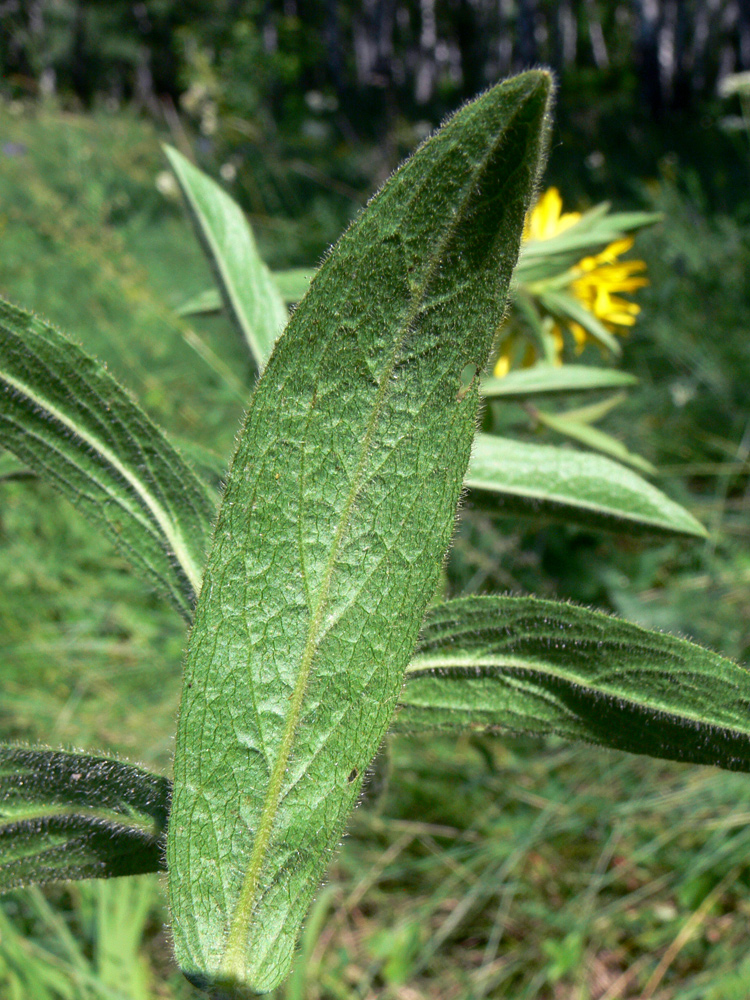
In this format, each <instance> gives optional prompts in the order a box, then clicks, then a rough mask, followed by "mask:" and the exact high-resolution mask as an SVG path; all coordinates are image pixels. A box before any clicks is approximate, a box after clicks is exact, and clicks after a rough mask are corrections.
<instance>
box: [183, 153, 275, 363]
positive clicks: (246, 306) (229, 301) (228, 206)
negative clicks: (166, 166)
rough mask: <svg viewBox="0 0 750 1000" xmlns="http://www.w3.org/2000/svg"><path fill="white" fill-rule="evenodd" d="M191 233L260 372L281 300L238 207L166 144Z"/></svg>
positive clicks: (271, 339)
mask: <svg viewBox="0 0 750 1000" xmlns="http://www.w3.org/2000/svg"><path fill="white" fill-rule="evenodd" d="M164 152H165V153H166V154H167V158H168V159H169V163H170V165H171V167H172V170H174V173H175V176H176V177H177V180H178V181H179V184H180V187H181V188H182V193H183V194H184V196H185V201H186V203H187V206H188V208H189V210H190V217H191V218H192V220H193V224H194V226H195V229H196V232H197V234H198V236H199V238H200V240H201V242H202V244H203V246H204V247H205V250H206V253H207V256H208V259H209V261H210V263H211V265H212V267H213V269H214V271H215V274H216V280H217V282H218V285H219V291H220V292H221V295H222V298H223V299H224V303H225V305H226V307H227V309H228V311H229V315H230V316H231V317H232V319H233V320H234V321H235V323H236V325H237V327H238V328H239V331H240V333H241V334H242V336H243V337H244V338H245V340H246V342H247V345H248V347H249V348H250V353H251V354H252V356H253V360H254V361H255V363H256V365H257V366H258V370H262V368H263V366H264V365H265V363H266V361H267V360H268V356H269V354H270V353H271V349H272V348H273V345H274V342H275V341H276V338H277V337H278V336H279V334H280V333H281V331H282V330H283V329H284V326H285V324H286V321H287V316H288V314H287V309H286V305H285V304H284V299H283V298H282V296H281V293H280V292H279V289H278V288H277V286H276V284H275V283H274V281H273V278H272V277H271V272H270V271H269V270H268V268H267V267H266V265H265V263H264V262H263V260H262V258H261V256H260V254H259V253H258V248H257V247H256V245H255V237H254V236H253V233H252V230H251V229H250V226H249V224H248V221H247V219H246V218H245V216H244V214H243V212H242V209H241V208H240V207H239V205H238V204H237V203H236V202H234V201H233V200H232V199H231V198H230V197H229V195H228V194H227V193H226V192H225V191H223V190H222V189H221V188H220V187H219V185H218V184H217V183H216V182H215V181H212V180H211V178H210V177H207V176H206V175H205V174H204V173H203V172H202V171H201V170H199V169H198V168H197V167H194V166H193V164H192V163H191V162H190V161H189V160H187V159H185V157H184V156H183V155H182V154H181V153H178V152H177V150H176V149H173V148H172V147H171V146H165V147H164Z"/></svg>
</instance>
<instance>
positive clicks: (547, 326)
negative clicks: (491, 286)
mask: <svg viewBox="0 0 750 1000" xmlns="http://www.w3.org/2000/svg"><path fill="white" fill-rule="evenodd" d="M602 217H603V218H606V215H603V216H602ZM581 219H582V215H581V213H580V212H563V211H562V199H561V197H560V193H559V191H558V190H557V188H554V187H552V188H548V189H547V190H546V191H545V192H544V194H543V195H542V196H541V197H540V198H539V200H538V201H537V203H536V205H535V206H534V207H533V209H532V210H531V211H530V212H529V213H528V215H527V217H526V223H525V226H524V234H523V241H524V245H525V246H527V247H528V246H529V244H531V243H538V242H542V241H544V240H550V239H552V238H553V237H555V236H558V235H559V234H560V233H563V232H565V231H566V230H568V229H571V228H572V227H574V226H576V225H577V224H578V223H579V222H580V221H581ZM609 233H610V238H611V227H610V230H609ZM597 242H598V244H599V246H601V243H602V242H603V241H601V240H597V239H596V233H595V232H594V233H593V234H592V248H594V247H595V246H596V243H597ZM632 246H633V238H632V236H624V237H622V238H620V239H616V240H614V241H613V242H611V243H609V244H608V245H607V246H606V247H605V248H604V249H603V250H601V251H600V252H599V253H595V254H592V255H590V256H586V257H583V258H582V259H581V260H579V261H578V263H577V264H575V265H574V266H573V267H569V266H568V267H567V269H566V270H563V271H562V272H560V273H557V274H552V275H550V276H548V277H545V278H543V279H541V280H537V281H535V282H533V283H530V284H529V285H528V287H527V288H526V289H525V292H526V294H527V296H528V297H530V298H531V299H532V300H533V307H534V309H535V310H536V313H538V315H537V319H538V321H539V324H540V326H541V327H542V329H543V331H544V334H545V336H547V337H548V338H549V343H550V344H551V345H552V350H551V351H548V352H547V356H548V357H549V356H550V354H554V360H555V361H556V363H557V364H561V363H562V353H563V349H564V346H565V338H564V333H563V331H564V329H567V330H569V331H570V334H571V335H572V337H573V341H574V344H575V349H576V351H577V352H578V353H580V352H581V351H582V350H583V348H584V347H585V345H586V344H587V343H588V342H589V341H592V340H594V339H595V337H593V336H592V334H591V333H590V332H589V330H587V329H586V328H585V327H584V326H583V325H582V324H581V323H580V322H578V321H577V320H575V319H573V318H572V317H571V316H569V315H565V313H564V310H560V309H555V310H554V311H553V310H552V309H550V307H549V305H548V300H545V296H544V290H545V289H546V288H548V287H554V290H555V291H556V292H557V293H560V292H562V293H565V295H567V296H568V297H569V298H572V299H575V300H576V301H577V302H578V303H579V304H580V305H581V306H583V308H584V309H585V310H586V311H587V312H589V313H590V314H591V316H592V317H594V319H595V320H596V321H598V323H599V324H600V325H601V326H604V327H605V328H606V329H607V330H609V331H610V332H612V333H618V334H624V333H626V332H627V328H628V327H631V326H632V325H633V324H634V323H635V319H636V316H637V315H638V313H639V312H640V306H639V305H638V304H637V303H636V302H632V301H631V300H630V299H627V298H623V295H627V294H629V293H632V292H635V291H637V290H638V289H639V288H643V287H644V285H647V284H648V279H647V278H646V276H645V274H644V273H643V272H644V271H645V269H646V264H645V263H644V262H643V261H642V260H620V259H619V258H620V257H621V256H622V255H623V254H625V253H627V252H628V251H629V250H630V249H631V248H632ZM537 256H538V255H537ZM551 259H553V257H551ZM557 301H558V304H559V294H558V300H557ZM579 312H580V310H579ZM520 340H523V341H524V343H523V344H520V343H519V341H520ZM540 353H541V351H540V348H539V345H538V343H537V342H536V341H535V340H533V339H531V338H530V337H529V336H527V335H526V334H525V333H524V331H523V327H519V324H518V323H511V324H510V326H509V329H508V332H507V335H506V336H505V338H504V340H503V342H502V344H501V347H500V353H499V356H498V359H497V362H496V364H495V375H496V376H498V377H502V376H504V375H507V373H508V372H509V371H510V368H511V367H512V364H513V360H514V359H520V363H521V365H522V366H523V367H528V366H530V365H532V364H534V363H535V362H536V360H537V358H538V357H539V355H540Z"/></svg>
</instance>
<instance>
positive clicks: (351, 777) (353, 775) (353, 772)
mask: <svg viewBox="0 0 750 1000" xmlns="http://www.w3.org/2000/svg"><path fill="white" fill-rule="evenodd" d="M358 774H359V771H358V770H357V768H356V767H353V768H352V769H351V772H350V774H349V777H348V778H347V779H346V780H347V781H348V782H349V784H351V783H352V782H353V781H354V780H355V778H356V777H357V775H358Z"/></svg>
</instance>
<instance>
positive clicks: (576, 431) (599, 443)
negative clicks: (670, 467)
mask: <svg viewBox="0 0 750 1000" xmlns="http://www.w3.org/2000/svg"><path fill="white" fill-rule="evenodd" d="M534 416H535V418H536V419H537V420H538V421H539V423H540V424H544V426H545V427H549V429H550V430H552V431H556V432H557V433H558V434H562V435H563V436H564V437H567V438H572V440H573V441H579V442H580V443H581V444H584V445H586V447H587V448H593V449H594V450H595V451H601V452H602V453H603V454H605V455H609V456H610V457H611V458H615V459H617V460H618V461H619V462H624V463H625V464H626V465H631V466H632V467H633V468H634V469H639V470H640V471H641V472H645V473H646V474H647V475H649V476H652V475H653V474H654V473H655V472H656V469H655V468H654V466H653V465H652V464H651V462H649V461H648V460H647V459H645V458H643V456H642V455H636V454H635V452H632V451H630V449H629V448H626V447H625V445H624V444H623V443H622V441H618V440H617V438H615V437H612V435H611V434H607V433H606V431H602V430H600V429H599V428H598V427H592V426H591V425H590V424H588V423H584V422H582V421H580V420H575V419H572V418H571V417H568V415H567V414H563V413H547V412H546V411H544V410H534Z"/></svg>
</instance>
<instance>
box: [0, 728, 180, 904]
mask: <svg viewBox="0 0 750 1000" xmlns="http://www.w3.org/2000/svg"><path fill="white" fill-rule="evenodd" d="M169 794H170V783H169V781H168V779H167V778H163V777H160V776H159V775H155V774H149V773H148V772H146V771H143V770H141V769H140V768H138V767H134V766H133V765H131V764H124V763H122V762H121V761H118V760H112V759H110V758H106V757H91V756H86V755H83V754H75V753H65V752H63V751H56V750H42V749H29V748H26V747H15V746H7V745H6V746H0V892H7V891H8V889H15V888H16V887H18V886H21V885H30V884H32V883H39V882H52V881H57V880H62V879H79V878H109V877H112V876H115V875H138V874H140V873H142V872H150V871H156V870H157V869H158V868H161V867H163V865H164V846H165V845H164V840H165V837H166V829H167V815H168V813H169Z"/></svg>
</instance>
